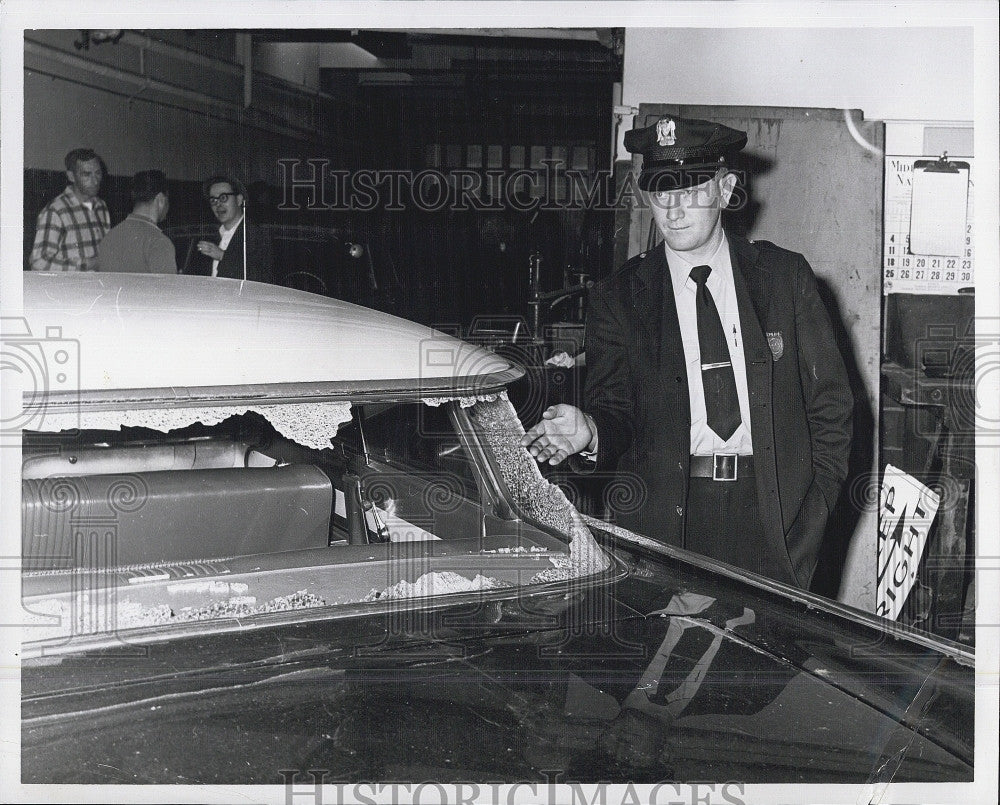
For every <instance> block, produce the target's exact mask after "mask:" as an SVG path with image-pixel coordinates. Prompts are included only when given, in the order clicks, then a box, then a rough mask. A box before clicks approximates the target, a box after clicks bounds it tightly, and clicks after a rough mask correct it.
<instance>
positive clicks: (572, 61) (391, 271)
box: [24, 30, 621, 328]
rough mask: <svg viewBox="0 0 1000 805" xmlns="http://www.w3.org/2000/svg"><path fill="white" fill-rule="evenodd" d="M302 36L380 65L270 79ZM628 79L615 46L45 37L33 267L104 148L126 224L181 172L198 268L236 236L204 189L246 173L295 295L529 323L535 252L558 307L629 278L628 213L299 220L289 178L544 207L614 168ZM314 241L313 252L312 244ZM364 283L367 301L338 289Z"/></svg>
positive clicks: (415, 212)
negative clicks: (69, 192) (457, 189)
mask: <svg viewBox="0 0 1000 805" xmlns="http://www.w3.org/2000/svg"><path fill="white" fill-rule="evenodd" d="M293 37H298V38H299V39H302V38H303V37H308V38H310V39H312V40H316V41H320V40H329V41H334V42H337V41H339V42H345V41H353V42H355V43H360V44H359V47H360V46H362V45H363V46H364V47H367V48H369V49H370V52H371V54H372V55H371V59H372V61H373V64H372V65H371V66H370V67H369V68H368V69H363V70H362V69H357V68H337V67H324V68H322V69H320V70H319V72H318V75H317V81H316V82H315V84H316V85H315V86H307V85H305V84H293V83H290V82H289V81H286V80H283V79H281V78H277V77H275V76H274V75H271V74H269V73H267V72H264V71H263V70H261V69H255V68H258V67H261V66H262V65H263V64H264V62H265V61H266V60H265V59H264V58H263V57H264V56H265V55H266V57H267V59H268V60H272V61H273V60H274V59H275V58H276V57H275V51H274V48H275V47H276V46H275V44H274V41H275V40H276V39H281V40H283V41H284V40H287V39H289V38H293ZM81 42H83V45H84V46H83V47H81V46H80V43H81ZM320 46H321V45H320ZM258 51H260V53H261V58H260V59H258V58H257V56H256V53H257V52H258ZM366 52H369V51H366ZM279 53H280V51H279ZM279 58H280V55H279ZM248 66H249V69H248ZM620 70H621V64H620V58H619V57H618V56H617V55H616V54H615V52H614V49H613V48H612V49H609V48H608V47H607V46H606V45H604V44H601V43H599V42H597V41H585V42H579V41H572V40H566V41H551V42H550V41H545V40H537V39H535V40H523V41H522V40H515V39H509V38H508V39H504V40H497V39H486V38H477V37H461V38H460V39H455V38H453V37H447V38H442V37H431V36H422V35H420V34H378V33H372V32H368V33H366V32H361V33H360V34H359V33H358V32H348V31H339V32H338V31H307V32H274V31H271V32H267V31H257V32H237V31H194V30H193V31H142V32H137V31H125V32H123V35H122V37H121V38H120V39H119V40H118V41H116V42H105V43H102V44H95V43H89V44H87V43H86V42H85V41H84V38H83V37H82V36H81V32H79V31H70V30H67V31H31V32H29V33H28V34H27V35H26V36H25V120H24V125H25V204H24V220H25V255H26V256H27V254H28V253H29V251H30V246H31V241H32V238H33V234H34V222H35V218H36V216H37V213H38V211H39V210H40V209H41V207H42V206H43V205H44V204H45V203H46V202H47V201H48V200H49V199H51V198H52V197H53V196H54V195H56V194H57V193H58V192H59V191H60V190H61V189H62V188H63V187H64V186H65V178H64V174H63V168H62V159H63V156H64V155H65V153H66V152H67V151H69V150H70V149H71V148H74V147H79V146H86V147H91V148H94V149H95V150H96V151H97V152H98V153H99V154H100V155H101V156H102V158H103V160H104V162H105V165H106V173H107V178H106V180H105V184H104V187H103V188H102V191H101V195H102V197H104V198H105V199H106V200H107V201H108V204H109V206H110V209H111V214H112V223H117V222H118V221H120V220H122V219H123V218H124V217H125V215H127V213H128V211H129V208H130V204H129V200H128V179H129V177H130V176H131V175H132V174H133V173H134V172H136V171H139V170H145V169H149V168H160V169H162V170H164V171H165V172H166V173H167V175H168V178H169V180H170V189H171V211H170V215H169V217H168V219H167V221H166V222H165V224H164V226H165V229H166V230H167V231H168V233H169V234H172V235H176V237H175V241H176V242H177V245H178V258H179V262H181V263H182V264H183V259H184V254H185V253H186V248H187V245H188V243H189V242H190V240H191V238H192V237H195V236H196V235H195V234H194V233H196V232H198V233H202V236H203V235H204V234H208V233H211V232H212V231H214V229H215V227H216V224H215V222H214V219H213V218H212V217H211V215H210V211H209V209H208V208H207V206H206V205H205V204H204V201H203V199H202V198H201V195H200V182H201V180H202V179H204V178H205V177H206V176H208V175H211V174H213V173H219V172H221V173H233V174H235V175H237V176H239V177H242V178H243V179H244V181H245V182H246V183H247V184H248V186H250V187H251V201H252V206H251V208H250V214H251V216H252V220H253V218H256V220H257V221H258V222H266V223H267V224H268V225H270V226H272V227H275V228H276V230H275V231H276V234H282V233H283V237H284V241H285V245H287V246H288V248H286V249H284V250H279V252H280V253H281V254H282V259H283V261H284V265H282V266H281V267H280V269H279V274H280V275H282V276H285V275H288V274H299V273H301V272H302V271H309V272H311V273H316V274H320V275H322V278H323V279H324V281H325V283H324V284H325V287H326V290H327V291H328V292H330V293H331V294H332V293H333V292H334V290H336V291H337V292H339V293H342V294H344V295H347V296H352V297H354V298H353V301H360V302H363V303H366V304H371V305H374V306H377V307H382V308H384V309H388V310H391V311H393V312H396V313H399V314H401V315H404V316H407V317H409V318H412V319H416V320H418V321H423V322H427V323H431V324H448V325H456V326H458V327H460V328H467V327H468V326H469V324H470V322H471V321H472V320H473V318H474V317H476V316H477V315H506V316H521V317H527V316H528V312H529V311H528V308H527V306H526V301H527V287H528V286H527V280H528V255H529V253H530V251H531V249H532V248H534V247H537V248H539V249H540V250H541V251H542V253H543V256H544V259H543V268H544V270H543V276H542V281H543V287H545V288H547V289H554V288H558V287H562V286H563V284H564V281H568V280H567V276H566V275H567V272H568V270H569V269H572V270H574V271H585V272H587V273H588V274H590V275H592V276H593V275H600V274H602V273H604V272H606V271H607V270H609V269H610V267H611V263H612V239H613V230H612V215H611V213H610V212H608V211H604V212H587V211H586V210H585V209H583V205H580V204H578V205H576V208H575V209H571V210H570V209H560V210H550V211H548V212H545V213H542V214H540V215H533V214H532V213H525V212H519V211H514V210H511V209H509V208H507V207H505V206H503V205H502V204H500V201H501V199H499V198H496V199H494V200H495V201H496V202H497V204H496V205H495V208H494V209H490V210H488V211H485V212H475V211H463V210H448V209H444V210H436V211H427V210H421V209H418V208H416V206H415V205H412V204H407V205H406V208H405V209H402V210H385V209H383V208H382V206H377V207H376V208H374V209H368V210H350V209H343V208H338V209H328V208H324V207H323V205H320V204H316V203H315V198H314V199H313V203H312V204H310V203H309V202H310V199H309V194H308V193H305V194H303V193H302V192H301V191H299V192H298V193H297V195H295V196H294V197H293V198H292V201H293V202H294V203H292V204H287V203H286V204H284V205H283V201H287V200H288V199H287V197H286V193H285V188H284V187H283V182H284V180H285V178H286V177H287V176H288V170H289V168H288V167H287V163H289V162H290V161H291V162H293V163H294V164H295V165H296V166H297V167H296V168H294V170H296V171H297V173H296V175H297V176H302V175H306V174H307V172H308V170H310V169H309V167H308V166H309V163H308V162H307V160H322V165H323V166H324V167H323V169H329V170H346V171H355V170H358V169H362V168H364V169H378V170H406V171H421V170H425V169H429V168H430V169H434V170H437V171H441V172H443V173H447V172H449V171H451V170H453V169H462V170H472V171H477V172H479V173H481V174H483V175H484V176H485V172H486V171H487V170H494V171H495V170H500V171H503V172H505V173H508V174H509V173H510V172H512V171H517V170H523V171H530V172H532V173H535V174H537V176H538V177H539V178H538V179H537V180H536V181H535V183H534V187H533V189H532V191H531V194H532V196H533V197H534V198H535V199H537V200H538V201H543V200H545V199H552V200H555V199H556V197H557V196H560V194H561V197H562V198H565V197H566V195H567V193H569V192H570V190H569V188H570V185H569V183H568V182H566V181H559V180H556V181H550V182H545V181H544V176H545V173H544V164H543V160H554V161H555V162H557V163H560V164H562V165H563V166H564V167H574V168H576V169H578V170H580V171H581V172H582V173H583V174H584V175H585V176H586V177H588V180H591V179H592V178H593V177H594V176H596V175H597V174H598V172H600V171H602V170H604V171H606V170H608V169H609V167H610V161H611V160H610V153H609V152H610V132H611V107H612V91H613V85H614V82H615V81H616V80H619V79H620ZM283 163H285V167H283ZM321 170H322V169H321ZM303 171H305V172H306V173H303ZM496 195H497V194H496V192H495V191H494V193H493V196H496ZM480 197H482V198H484V199H489V198H490V195H489V194H488V193H482V194H480ZM282 206H284V207H285V208H284V209H282ZM317 207H320V208H317ZM303 227H308V228H309V238H311V240H310V239H307V240H308V243H305V242H303V241H302V239H301V238H299V237H298V234H299V233H301V230H302V228H303ZM278 228H280V230H281V231H278ZM352 243H358V244H360V245H362V246H363V247H364V256H363V257H362V258H360V259H359V258H353V259H346V258H345V257H344V255H345V254H346V251H347V249H349V247H350V244H352ZM344 272H347V273H348V274H351V275H352V278H351V281H350V282H342V281H339V278H338V276H333V275H340V274H343V273H344ZM355 275H356V276H355ZM359 288H360V289H361V290H358V289H359ZM561 312H562V311H554V315H558V314H559V313H561Z"/></svg>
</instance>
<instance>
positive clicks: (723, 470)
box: [690, 453, 753, 481]
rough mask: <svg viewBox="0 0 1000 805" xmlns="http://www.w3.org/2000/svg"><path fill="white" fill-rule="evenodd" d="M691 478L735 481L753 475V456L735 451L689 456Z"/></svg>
mask: <svg viewBox="0 0 1000 805" xmlns="http://www.w3.org/2000/svg"><path fill="white" fill-rule="evenodd" d="M690 475H691V477H692V478H711V479H712V480H713V481H735V480H737V479H738V478H749V477H751V476H753V456H738V455H736V453H715V454H713V455H711V456H691V469H690Z"/></svg>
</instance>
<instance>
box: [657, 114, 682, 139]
mask: <svg viewBox="0 0 1000 805" xmlns="http://www.w3.org/2000/svg"><path fill="white" fill-rule="evenodd" d="M676 142H677V124H676V123H674V121H673V120H671V119H670V118H669V117H665V118H663V119H662V120H657V121H656V144H657V145H673V144H674V143H676Z"/></svg>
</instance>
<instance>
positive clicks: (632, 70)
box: [622, 27, 973, 121]
mask: <svg viewBox="0 0 1000 805" xmlns="http://www.w3.org/2000/svg"><path fill="white" fill-rule="evenodd" d="M972 45H973V36H972V29H971V28H965V27H953V28H858V27H856V28H712V29H706V28H670V29H664V28H628V29H627V30H626V32H625V61H624V68H623V83H622V103H624V104H627V105H630V106H638V105H639V104H640V103H676V104H711V105H727V106H802V107H821V108H824V107H825V108H834V109H861V110H862V111H864V113H865V117H866V118H868V119H869V120H873V119H874V120H886V121H888V120H942V121H945V120H946V121H971V120H972V118H973V85H972V75H973V71H972V66H973V48H972Z"/></svg>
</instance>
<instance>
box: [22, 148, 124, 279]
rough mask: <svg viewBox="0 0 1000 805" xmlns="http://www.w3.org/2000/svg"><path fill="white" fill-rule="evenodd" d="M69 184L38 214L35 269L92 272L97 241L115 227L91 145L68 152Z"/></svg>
mask: <svg viewBox="0 0 1000 805" xmlns="http://www.w3.org/2000/svg"><path fill="white" fill-rule="evenodd" d="M66 177H67V179H69V186H68V187H67V188H66V189H65V190H64V191H63V192H62V193H61V194H60V195H58V196H56V197H55V198H54V199H53V200H52V201H50V202H49V203H48V204H47V205H46V206H45V208H44V209H43V210H42V211H41V212H40V213H39V214H38V224H37V226H36V229H35V245H34V247H33V248H32V250H31V261H30V267H31V269H32V270H34V271H92V270H94V269H95V268H96V267H97V244H98V243H100V242H101V238H103V237H104V235H105V234H106V233H107V231H108V229H109V228H110V227H111V216H110V215H109V214H108V205H107V204H105V203H104V201H103V199H99V198H98V197H97V191H98V190H99V189H100V187H101V179H103V178H104V174H103V172H102V171H101V160H100V157H98V156H97V154H95V153H94V152H93V151H91V150H90V149H89V148H74V149H73V150H72V151H70V152H69V153H68V154H66Z"/></svg>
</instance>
